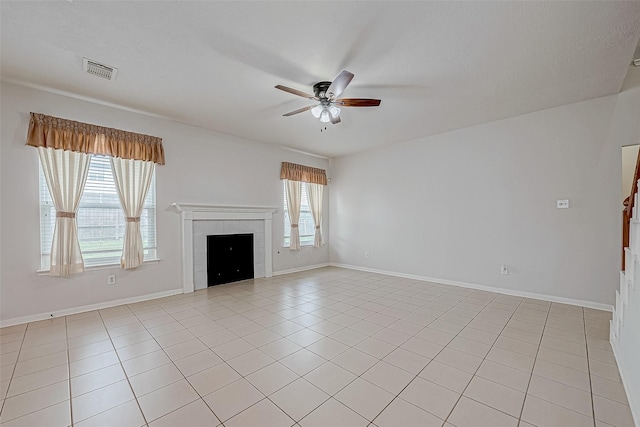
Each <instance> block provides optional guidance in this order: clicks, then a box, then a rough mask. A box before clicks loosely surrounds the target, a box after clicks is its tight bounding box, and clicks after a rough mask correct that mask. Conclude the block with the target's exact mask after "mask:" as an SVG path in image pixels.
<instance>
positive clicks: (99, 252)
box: [40, 154, 156, 270]
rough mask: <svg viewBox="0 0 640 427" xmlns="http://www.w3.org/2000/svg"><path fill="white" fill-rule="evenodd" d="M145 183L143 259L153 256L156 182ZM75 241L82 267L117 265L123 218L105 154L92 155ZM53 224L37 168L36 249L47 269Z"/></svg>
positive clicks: (53, 213) (53, 214)
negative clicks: (37, 242)
mask: <svg viewBox="0 0 640 427" xmlns="http://www.w3.org/2000/svg"><path fill="white" fill-rule="evenodd" d="M155 181H156V180H155V173H154V176H153V178H152V180H151V185H150V186H149V192H148V193H147V198H146V200H145V202H144V209H143V211H142V215H141V217H140V231H141V232H142V242H143V245H144V260H145V261H147V260H151V259H156V182H155ZM76 219H77V222H78V240H79V241H80V249H81V250H82V257H83V258H84V263H85V266H87V267H91V266H97V265H108V264H120V257H121V256H122V244H123V238H124V228H125V224H126V222H125V218H124V213H123V211H122V207H121V206H120V199H119V198H118V193H117V192H116V187H115V183H114V181H113V173H112V171H111V161H110V160H109V156H101V155H96V154H93V155H92V156H91V162H90V164H89V173H88V176H87V183H86V184H85V187H84V193H83V194H82V199H81V200H80V206H79V208H78V212H77V215H76ZM55 224H56V210H55V208H54V207H53V202H52V200H51V195H50V194H49V188H48V187H47V182H46V180H45V178H44V173H43V172H42V166H41V167H40V252H41V266H42V269H43V270H48V269H49V263H50V255H51V240H52V239H53V229H54V227H55Z"/></svg>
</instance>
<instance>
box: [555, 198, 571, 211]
mask: <svg viewBox="0 0 640 427" xmlns="http://www.w3.org/2000/svg"><path fill="white" fill-rule="evenodd" d="M556 208H557V209H569V199H564V200H556Z"/></svg>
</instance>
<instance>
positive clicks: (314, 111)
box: [310, 105, 322, 119]
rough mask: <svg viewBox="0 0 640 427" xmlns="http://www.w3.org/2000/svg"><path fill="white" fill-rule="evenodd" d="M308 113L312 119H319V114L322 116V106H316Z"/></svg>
mask: <svg viewBox="0 0 640 427" xmlns="http://www.w3.org/2000/svg"><path fill="white" fill-rule="evenodd" d="M310 111H311V114H312V115H313V117H315V118H316V119H319V118H320V114H322V105H316V106H315V107H313V108H312V109H311V110H310Z"/></svg>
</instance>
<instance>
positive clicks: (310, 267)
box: [273, 262, 331, 276]
mask: <svg viewBox="0 0 640 427" xmlns="http://www.w3.org/2000/svg"><path fill="white" fill-rule="evenodd" d="M329 265H331V264H329V263H328V262H323V263H322V264H314V265H305V266H304V267H298V268H290V269H289V270H280V271H274V272H273V275H274V276H282V275H283V274H290V273H300V272H301V271H307V270H315V269H316V268H322V267H329Z"/></svg>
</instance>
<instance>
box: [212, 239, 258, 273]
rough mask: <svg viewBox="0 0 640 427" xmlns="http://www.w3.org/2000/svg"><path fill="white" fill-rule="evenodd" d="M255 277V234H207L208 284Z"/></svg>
mask: <svg viewBox="0 0 640 427" xmlns="http://www.w3.org/2000/svg"><path fill="white" fill-rule="evenodd" d="M253 277H254V276H253V234H224V235H215V236H207V284H208V286H213V285H220V284H222V283H231V282H237V281H239V280H246V279H253Z"/></svg>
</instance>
